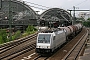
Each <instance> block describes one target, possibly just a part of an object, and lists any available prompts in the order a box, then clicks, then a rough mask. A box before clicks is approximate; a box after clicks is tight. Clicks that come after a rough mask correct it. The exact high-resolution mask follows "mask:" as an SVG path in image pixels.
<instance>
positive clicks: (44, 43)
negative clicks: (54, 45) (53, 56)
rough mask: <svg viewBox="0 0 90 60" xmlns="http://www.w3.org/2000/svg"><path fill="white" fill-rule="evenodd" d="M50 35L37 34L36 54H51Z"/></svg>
mask: <svg viewBox="0 0 90 60" xmlns="http://www.w3.org/2000/svg"><path fill="white" fill-rule="evenodd" d="M50 45H51V34H50V33H39V34H38V37H37V44H36V52H37V53H48V52H51V47H50Z"/></svg>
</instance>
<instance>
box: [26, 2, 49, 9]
mask: <svg viewBox="0 0 90 60" xmlns="http://www.w3.org/2000/svg"><path fill="white" fill-rule="evenodd" d="M25 2H26V1H25ZM26 3H30V4H34V5H37V6H41V7H45V8H50V7H46V6H43V5H39V4H35V3H31V2H26Z"/></svg>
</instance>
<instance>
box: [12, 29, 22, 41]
mask: <svg viewBox="0 0 90 60" xmlns="http://www.w3.org/2000/svg"><path fill="white" fill-rule="evenodd" d="M20 35H21V31H19V30H18V31H17V32H15V34H14V35H13V36H12V40H15V39H17V38H19V37H20Z"/></svg>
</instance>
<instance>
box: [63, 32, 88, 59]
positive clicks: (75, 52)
mask: <svg viewBox="0 0 90 60" xmlns="http://www.w3.org/2000/svg"><path fill="white" fill-rule="evenodd" d="M87 36H88V33H87V32H86V33H85V34H84V35H83V36H82V37H81V38H80V39H79V41H78V42H77V43H76V44H75V45H74V47H73V48H72V49H71V50H70V51H69V52H68V54H67V55H66V56H65V57H64V58H63V59H62V60H77V59H78V56H79V55H80V54H81V50H82V49H83V48H84V46H85V42H86V40H85V39H86V38H87Z"/></svg>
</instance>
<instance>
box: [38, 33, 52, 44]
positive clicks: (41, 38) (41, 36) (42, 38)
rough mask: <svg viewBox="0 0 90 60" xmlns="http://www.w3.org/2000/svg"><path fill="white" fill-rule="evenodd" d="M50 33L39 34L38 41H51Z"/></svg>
mask: <svg viewBox="0 0 90 60" xmlns="http://www.w3.org/2000/svg"><path fill="white" fill-rule="evenodd" d="M50 37H51V35H50V34H39V37H38V43H50Z"/></svg>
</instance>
